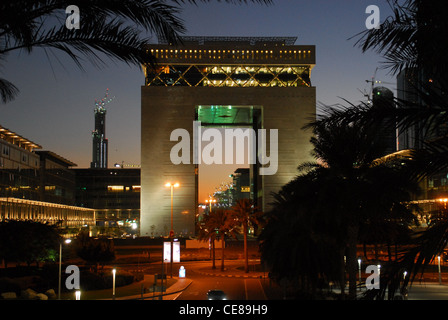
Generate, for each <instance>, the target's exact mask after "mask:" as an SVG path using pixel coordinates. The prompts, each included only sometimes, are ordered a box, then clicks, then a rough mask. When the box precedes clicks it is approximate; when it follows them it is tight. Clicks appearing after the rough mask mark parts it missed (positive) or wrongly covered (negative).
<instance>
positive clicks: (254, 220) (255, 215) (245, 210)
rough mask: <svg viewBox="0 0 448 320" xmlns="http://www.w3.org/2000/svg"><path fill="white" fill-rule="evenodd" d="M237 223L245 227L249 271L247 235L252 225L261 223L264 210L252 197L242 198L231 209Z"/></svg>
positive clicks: (245, 253) (246, 268) (245, 245)
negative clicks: (260, 209)
mask: <svg viewBox="0 0 448 320" xmlns="http://www.w3.org/2000/svg"><path fill="white" fill-rule="evenodd" d="M230 210H231V212H232V214H233V215H234V217H235V218H236V219H237V223H238V224H239V225H240V226H241V227H242V229H243V237H244V238H243V241H244V272H246V273H247V272H249V254H248V248H247V235H248V232H249V227H250V226H257V225H259V224H260V222H261V221H260V218H261V217H262V214H263V213H262V212H261V211H259V210H258V208H257V207H256V206H255V205H254V203H253V202H252V201H251V200H250V199H246V198H245V199H241V200H239V201H237V202H236V204H235V205H234V206H233V207H232V208H231V209H230Z"/></svg>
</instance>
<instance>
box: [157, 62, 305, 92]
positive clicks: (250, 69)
mask: <svg viewBox="0 0 448 320" xmlns="http://www.w3.org/2000/svg"><path fill="white" fill-rule="evenodd" d="M182 67H187V68H186V69H185V70H180V69H179V68H176V66H174V65H168V66H166V67H164V68H160V69H159V70H157V71H156V74H155V76H154V79H153V80H152V81H151V82H153V81H154V80H158V81H160V82H161V83H163V85H164V86H166V87H168V86H175V85H177V84H179V83H180V82H184V83H186V84H187V85H188V86H190V87H197V86H200V85H201V84H202V83H203V81H204V80H207V79H209V75H210V74H211V73H212V70H213V68H216V69H217V70H218V73H220V74H222V75H224V76H225V78H223V79H220V80H213V81H212V80H211V81H210V85H212V86H214V87H222V86H225V85H226V83H228V81H229V82H230V83H233V84H234V85H235V86H238V87H246V86H248V84H249V83H250V82H251V81H253V82H255V83H256V85H257V86H262V87H269V86H271V85H272V83H274V82H275V81H278V83H280V84H281V86H283V87H289V86H295V85H296V84H298V83H299V82H301V85H302V84H303V85H306V86H310V84H309V83H307V82H306V81H305V80H304V79H303V77H302V74H301V73H300V70H298V69H297V68H294V67H293V66H290V65H282V66H268V65H261V66H247V65H233V66H209V67H207V68H205V70H206V72H204V71H202V69H203V68H200V67H198V66H197V65H189V66H184V65H183V66H182ZM167 68H168V69H169V70H170V71H169V73H173V74H177V78H176V79H175V80H174V82H172V83H168V82H167V81H166V80H164V78H163V77H162V76H161V75H162V73H166V69H167ZM193 68H195V69H196V70H197V71H198V72H199V73H200V74H201V76H202V78H201V79H200V80H199V81H198V82H197V83H196V84H194V83H191V81H188V77H187V76H186V75H187V73H188V72H190V71H191V70H192V69H193ZM226 68H230V71H227V70H226ZM278 68H280V69H279V70H276V69H278ZM216 69H215V70H216ZM261 69H265V70H266V71H267V74H269V75H271V76H272V79H270V80H269V82H262V81H260V80H259V79H257V78H256V75H258V74H261V73H260V70H261ZM238 70H244V72H246V74H247V75H248V76H249V77H248V78H247V80H240V79H238V80H236V79H234V77H232V76H233V75H234V74H237V71H238ZM285 70H291V73H292V74H294V75H295V76H296V78H295V79H294V80H293V81H291V82H289V83H288V81H285V80H282V79H281V78H280V77H279V76H280V75H281V74H282V73H283V72H284V71H285Z"/></svg>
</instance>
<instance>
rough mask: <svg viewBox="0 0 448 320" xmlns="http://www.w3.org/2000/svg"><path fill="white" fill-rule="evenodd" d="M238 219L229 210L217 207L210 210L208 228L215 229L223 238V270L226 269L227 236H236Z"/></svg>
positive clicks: (221, 238)
mask: <svg viewBox="0 0 448 320" xmlns="http://www.w3.org/2000/svg"><path fill="white" fill-rule="evenodd" d="M236 225H237V221H236V218H235V217H234V215H233V214H232V212H231V211H229V210H224V209H217V210H215V211H213V212H210V214H209V219H208V222H207V226H208V228H210V230H214V231H215V232H216V233H217V236H219V238H220V240H221V245H222V247H221V270H222V271H224V257H225V255H224V249H225V239H226V237H230V236H231V237H236V232H237V231H236Z"/></svg>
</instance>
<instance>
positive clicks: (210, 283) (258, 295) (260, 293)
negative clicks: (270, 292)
mask: <svg viewBox="0 0 448 320" xmlns="http://www.w3.org/2000/svg"><path fill="white" fill-rule="evenodd" d="M240 264H241V263H240ZM181 265H182V266H184V268H185V269H186V277H187V278H188V279H191V280H193V282H192V284H191V285H190V286H189V287H188V288H187V289H186V290H184V291H183V292H182V293H180V294H178V295H177V297H176V300H205V299H207V292H208V291H209V290H211V289H220V290H223V291H224V292H225V293H226V295H227V298H228V299H229V300H266V299H267V297H266V295H265V292H264V289H263V286H262V281H268V280H265V279H258V278H251V277H250V276H252V275H253V274H251V273H249V277H244V274H243V273H242V272H239V275H238V276H237V277H232V275H234V273H233V272H232V271H231V270H230V269H231V268H232V266H234V263H233V264H232V262H231V261H229V262H228V263H227V264H226V266H227V267H228V269H227V270H226V271H224V272H222V273H221V272H219V266H220V265H219V263H218V264H217V268H218V269H216V272H217V273H219V274H221V275H211V274H208V272H211V271H212V269H211V262H210V261H186V262H182V263H180V264H179V263H176V264H174V265H173V275H174V276H177V275H178V271H179V268H180V266H181ZM168 266H169V265H167V269H168V270H166V269H165V271H164V272H167V271H168V277H170V272H169V267H168ZM127 268H129V269H134V268H137V266H127ZM139 269H140V270H141V271H144V272H145V273H146V274H154V273H158V274H160V273H161V264H157V263H154V264H146V265H145V266H141V265H140V267H139Z"/></svg>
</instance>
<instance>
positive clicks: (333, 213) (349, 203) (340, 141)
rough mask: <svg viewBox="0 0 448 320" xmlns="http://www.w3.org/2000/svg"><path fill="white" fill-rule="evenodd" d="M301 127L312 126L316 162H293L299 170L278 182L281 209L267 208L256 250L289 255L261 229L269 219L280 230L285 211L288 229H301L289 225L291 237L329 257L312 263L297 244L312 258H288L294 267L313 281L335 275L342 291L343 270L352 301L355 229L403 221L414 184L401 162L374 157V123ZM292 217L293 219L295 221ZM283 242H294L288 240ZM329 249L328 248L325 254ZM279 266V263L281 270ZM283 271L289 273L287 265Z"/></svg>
mask: <svg viewBox="0 0 448 320" xmlns="http://www.w3.org/2000/svg"><path fill="white" fill-rule="evenodd" d="M307 128H312V129H313V133H314V137H313V138H312V139H311V143H312V144H313V155H314V157H315V159H316V162H312V163H304V164H302V165H301V166H300V167H299V172H301V175H299V176H298V177H297V178H296V179H295V180H294V181H292V182H291V183H290V184H288V185H287V186H285V190H282V193H280V194H279V195H278V197H280V199H281V200H282V201H281V202H280V207H278V208H276V209H274V218H271V219H270V220H269V222H268V224H267V226H266V227H265V230H267V231H265V232H264V234H263V237H262V240H263V243H262V248H263V249H264V252H265V258H269V254H270V253H269V252H266V250H268V251H270V250H277V251H278V252H282V251H283V254H282V255H283V258H282V260H280V261H282V263H284V262H285V260H286V261H287V260H288V259H291V258H287V257H285V256H284V255H285V253H288V254H291V252H290V250H286V252H285V249H280V248H275V247H273V246H272V245H271V244H269V243H268V239H269V240H272V239H271V238H270V237H267V235H270V236H273V235H274V234H275V232H273V231H270V232H271V233H268V232H269V230H270V229H271V228H270V224H272V222H273V221H274V225H275V224H277V225H278V226H283V227H285V228H287V227H288V220H287V219H285V220H284V221H285V222H284V223H282V224H278V221H283V219H284V218H283V217H284V216H285V217H289V219H290V221H291V223H290V224H289V228H292V227H294V228H299V230H301V232H302V234H300V235H299V234H297V233H296V232H295V231H293V230H291V231H289V232H288V235H289V240H290V241H291V239H301V241H303V243H299V244H298V245H299V246H300V245H303V244H306V245H309V246H312V247H311V248H315V249H316V255H318V254H319V253H322V254H324V253H325V254H327V255H328V256H331V257H332V258H333V259H334V261H333V263H332V264H329V263H326V264H327V265H331V266H332V267H331V268H328V269H327V268H326V266H325V267H322V266H319V265H318V263H317V262H315V263H312V262H313V261H316V256H314V257H313V258H310V257H309V256H308V254H307V250H311V248H308V249H305V248H304V247H301V248H298V250H299V251H298V252H303V254H305V255H304V257H306V259H307V260H309V261H310V262H311V263H310V262H307V263H310V264H309V265H304V262H303V261H298V259H297V260H295V261H292V262H294V263H298V264H299V265H301V266H302V267H300V268H299V267H297V268H294V269H296V270H297V269H299V270H300V269H301V270H303V272H309V273H308V274H307V279H308V280H309V281H310V282H312V283H313V284H316V283H317V282H318V280H319V279H325V278H326V279H334V278H335V277H337V278H338V281H337V282H338V283H340V284H341V287H342V292H343V295H344V285H345V271H344V270H345V268H346V270H347V273H348V276H349V297H350V298H352V299H353V298H355V296H356V283H357V270H358V267H357V245H358V243H359V240H360V233H359V231H360V228H361V227H362V226H365V225H366V224H368V223H369V222H370V224H373V225H375V224H379V223H382V224H383V225H395V224H397V223H403V224H408V223H410V222H411V219H412V218H413V215H412V214H411V212H410V210H408V208H407V207H406V206H405V205H404V204H403V202H404V201H408V200H410V194H411V191H415V190H417V188H416V186H415V184H414V183H413V182H412V181H410V179H409V175H408V174H407V172H404V167H402V166H401V164H400V162H398V163H397V162H393V161H389V162H381V161H375V160H376V159H378V157H379V156H380V155H381V153H380V152H381V151H382V150H383V148H382V147H383V146H382V143H381V140H380V139H379V137H378V135H377V134H376V133H377V132H378V127H374V126H366V125H364V124H362V123H357V122H353V123H351V124H350V125H346V124H345V123H337V122H336V121H315V122H311V123H310V124H309V125H308V126H307ZM285 195H286V196H287V197H285ZM271 215H272V213H271ZM279 215H280V217H279ZM293 221H300V223H301V224H302V225H301V226H299V225H298V223H296V224H295V223H293ZM304 225H306V226H307V227H306V228H305V227H304ZM268 226H269V227H268ZM274 230H275V228H274ZM277 232H278V233H280V232H284V231H280V230H277ZM292 235H295V236H292ZM304 235H308V237H311V241H310V240H309V239H308V240H306V239H304ZM285 240H287V239H285ZM291 242H294V241H291ZM329 244H331V245H329ZM289 248H294V246H293V245H290V246H289ZM328 248H331V249H332V250H331V251H332V252H331V253H329V252H328V250H327V249H328ZM279 254H280V253H279ZM344 256H345V257H346V265H345V264H344ZM295 259H296V258H295ZM320 259H321V260H319V261H320V262H322V261H325V258H324V257H323V256H321V257H320ZM271 262H272V259H271ZM334 263H336V265H335V264H334ZM324 264H325V263H324ZM271 265H272V263H271ZM281 268H282V267H281V266H280V270H281ZM283 271H284V270H283ZM335 271H337V272H335ZM286 273H287V274H288V271H287V270H286ZM289 275H290V276H293V275H292V274H289Z"/></svg>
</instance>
